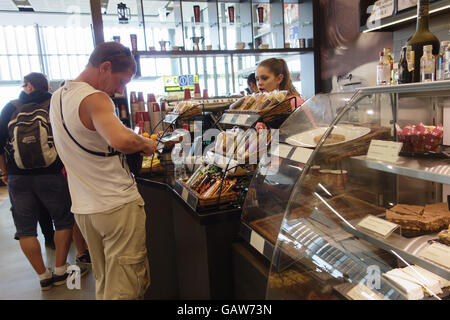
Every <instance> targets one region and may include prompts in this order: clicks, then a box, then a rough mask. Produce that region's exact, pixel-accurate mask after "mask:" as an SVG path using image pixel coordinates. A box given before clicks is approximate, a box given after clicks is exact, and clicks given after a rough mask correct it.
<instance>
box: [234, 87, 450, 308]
mask: <svg viewBox="0 0 450 320" xmlns="http://www.w3.org/2000/svg"><path fill="white" fill-rule="evenodd" d="M306 107H307V108H303V109H302V110H297V111H296V112H295V113H294V114H293V115H292V116H291V117H290V118H288V119H287V120H286V122H285V123H284V124H283V126H282V127H281V128H280V143H279V148H278V150H277V151H278V153H277V155H278V156H277V157H275V156H270V155H269V156H267V157H266V158H265V159H264V161H261V163H260V164H259V168H258V172H257V174H256V175H255V178H254V180H253V181H252V183H251V185H250V188H249V192H248V195H247V199H246V202H245V205H244V210H243V215H242V222H243V225H245V226H247V227H248V228H249V229H251V230H252V237H251V239H250V243H251V244H252V245H253V246H254V247H255V248H257V249H258V241H257V239H263V240H262V241H260V243H262V244H259V246H260V248H259V249H258V250H259V251H260V252H261V253H262V254H264V255H265V256H266V257H267V258H269V257H270V259H271V268H270V275H269V280H268V286H267V298H268V299H357V300H359V299H394V300H403V299H447V298H448V293H449V291H450V290H449V287H450V262H449V259H450V247H449V246H448V244H449V243H448V242H446V240H447V241H448V233H446V232H445V230H446V229H448V228H449V223H450V211H449V208H448V204H447V203H446V200H447V193H448V192H447V191H446V190H447V189H446V188H447V186H448V185H449V184H450V160H449V159H448V157H447V155H446V153H445V152H444V151H445V150H443V149H444V148H443V146H442V143H441V144H440V145H439V146H438V149H437V150H435V149H434V148H435V147H436V146H437V144H439V143H440V141H441V137H442V134H443V133H442V127H441V126H439V125H440V124H442V123H443V121H444V115H445V114H446V110H445V109H446V107H449V108H450V81H445V82H443V83H440V84H436V83H435V84H413V85H400V86H390V87H381V88H380V87H375V88H364V89H361V90H359V91H358V92H356V93H355V94H354V95H351V94H350V95H349V94H330V95H318V96H315V97H313V98H311V99H310V100H309V101H307V102H306ZM422 123H423V124H425V126H422ZM408 125H409V126H408ZM413 125H414V126H413ZM405 127H407V128H406V129H405ZM411 128H413V129H411ZM410 129H411V130H416V131H414V134H413V135H408V134H405V132H406V131H407V130H410ZM436 139H437V140H438V142H437V143H436V142H435V140H436ZM399 141H401V142H403V145H402V144H399V143H398V142H399ZM433 141H434V142H433ZM431 151H435V152H431Z"/></svg>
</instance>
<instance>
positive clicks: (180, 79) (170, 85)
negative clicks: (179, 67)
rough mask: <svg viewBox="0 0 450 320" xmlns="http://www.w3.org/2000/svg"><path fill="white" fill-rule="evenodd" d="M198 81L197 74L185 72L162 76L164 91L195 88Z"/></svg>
mask: <svg viewBox="0 0 450 320" xmlns="http://www.w3.org/2000/svg"><path fill="white" fill-rule="evenodd" d="M197 83H198V75H197V74H185V75H181V76H163V84H164V91H165V92H177V91H184V89H190V90H194V89H195V84H197Z"/></svg>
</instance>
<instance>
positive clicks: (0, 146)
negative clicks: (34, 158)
mask: <svg viewBox="0 0 450 320" xmlns="http://www.w3.org/2000/svg"><path fill="white" fill-rule="evenodd" d="M51 96H52V95H51V93H49V92H42V91H33V92H31V93H30V94H26V93H25V92H24V91H22V92H21V94H20V96H19V100H20V101H21V102H22V103H24V104H25V103H29V102H36V103H42V102H44V101H46V100H48V99H50V98H51ZM15 111H16V107H15V106H14V105H13V104H12V103H11V102H9V103H8V104H7V105H6V106H5V107H4V108H3V109H2V112H1V114H0V154H5V155H6V157H5V158H6V170H7V171H8V175H10V174H12V175H14V174H17V175H39V174H55V173H61V170H62V168H63V164H62V162H61V160H60V159H59V157H57V158H56V160H55V162H53V163H52V164H51V165H50V166H49V167H47V168H38V169H19V168H18V167H17V165H16V162H15V161H14V158H13V157H10V156H9V154H8V153H7V152H5V146H6V144H7V142H8V141H9V139H10V137H9V132H8V123H9V121H10V120H11V116H12V115H13V113H14V112H15Z"/></svg>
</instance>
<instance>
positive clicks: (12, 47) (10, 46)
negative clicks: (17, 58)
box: [5, 26, 19, 54]
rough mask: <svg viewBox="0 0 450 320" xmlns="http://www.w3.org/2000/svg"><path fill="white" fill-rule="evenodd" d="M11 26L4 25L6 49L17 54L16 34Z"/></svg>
mask: <svg viewBox="0 0 450 320" xmlns="http://www.w3.org/2000/svg"><path fill="white" fill-rule="evenodd" d="M14 31H15V30H14V27H13V26H6V27H5V36H6V50H7V52H8V53H9V54H18V53H19V51H18V50H17V44H16V38H15V37H16V35H15V32H14Z"/></svg>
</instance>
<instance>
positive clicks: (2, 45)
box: [0, 26, 7, 54]
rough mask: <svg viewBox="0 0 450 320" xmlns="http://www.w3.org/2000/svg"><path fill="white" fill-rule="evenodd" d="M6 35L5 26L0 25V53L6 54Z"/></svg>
mask: <svg viewBox="0 0 450 320" xmlns="http://www.w3.org/2000/svg"><path fill="white" fill-rule="evenodd" d="M6 53H7V51H6V36H5V27H4V26H0V54H6Z"/></svg>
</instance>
